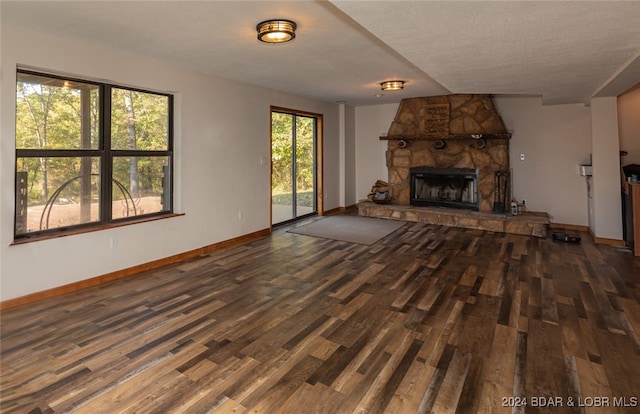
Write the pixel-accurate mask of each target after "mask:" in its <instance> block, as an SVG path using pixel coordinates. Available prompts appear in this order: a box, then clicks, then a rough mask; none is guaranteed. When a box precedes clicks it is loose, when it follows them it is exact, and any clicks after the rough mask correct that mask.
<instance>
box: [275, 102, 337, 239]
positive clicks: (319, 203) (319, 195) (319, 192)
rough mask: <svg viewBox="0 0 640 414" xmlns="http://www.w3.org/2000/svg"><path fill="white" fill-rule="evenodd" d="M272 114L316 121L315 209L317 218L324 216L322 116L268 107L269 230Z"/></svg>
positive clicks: (279, 107)
mask: <svg viewBox="0 0 640 414" xmlns="http://www.w3.org/2000/svg"><path fill="white" fill-rule="evenodd" d="M273 112H283V113H287V114H291V115H300V116H306V117H313V118H315V119H316V148H315V154H316V160H315V165H316V171H315V174H316V209H317V214H318V215H319V216H323V215H324V185H323V183H324V174H323V168H324V162H323V159H324V157H323V142H324V137H323V131H324V129H323V115H322V114H318V113H315V112H308V111H301V110H299V109H291V108H285V107H282V106H275V105H271V106H270V107H269V228H273V201H272V199H273V194H272V189H271V188H272V183H271V181H272V179H273V149H272V147H271V140H272V137H273V131H272V126H273V123H272V121H271V114H272V113H273ZM294 219H295V218H294Z"/></svg>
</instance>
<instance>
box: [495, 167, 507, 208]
mask: <svg viewBox="0 0 640 414" xmlns="http://www.w3.org/2000/svg"><path fill="white" fill-rule="evenodd" d="M508 188H509V171H508V170H500V171H496V172H495V173H494V175H493V212H494V213H501V214H502V213H506V212H507V200H508V198H509V197H508V194H507V189H508Z"/></svg>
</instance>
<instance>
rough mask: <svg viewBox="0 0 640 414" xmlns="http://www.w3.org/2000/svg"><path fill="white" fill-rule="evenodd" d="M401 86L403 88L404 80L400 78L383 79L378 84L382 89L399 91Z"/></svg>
mask: <svg viewBox="0 0 640 414" xmlns="http://www.w3.org/2000/svg"><path fill="white" fill-rule="evenodd" d="M402 88H404V81H401V80H392V81H385V82H382V83H381V84H380V89H382V90H383V91H399V90H400V89H402Z"/></svg>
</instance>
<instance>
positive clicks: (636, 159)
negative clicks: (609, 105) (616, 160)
mask: <svg viewBox="0 0 640 414" xmlns="http://www.w3.org/2000/svg"><path fill="white" fill-rule="evenodd" d="M618 129H619V133H620V150H621V151H622V150H624V151H627V152H628V153H629V154H628V155H627V156H626V157H624V158H623V159H622V165H629V164H640V84H638V85H636V86H635V87H634V88H632V89H631V90H629V91H627V92H625V93H623V94H622V95H620V96H619V97H618Z"/></svg>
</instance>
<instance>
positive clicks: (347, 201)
mask: <svg viewBox="0 0 640 414" xmlns="http://www.w3.org/2000/svg"><path fill="white" fill-rule="evenodd" d="M344 115H345V123H344V135H345V151H344V152H345V161H344V166H345V185H344V207H349V206H353V205H355V204H356V203H357V201H358V200H357V199H356V197H355V194H356V176H357V175H356V109H355V107H353V106H348V105H345V108H344Z"/></svg>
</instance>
